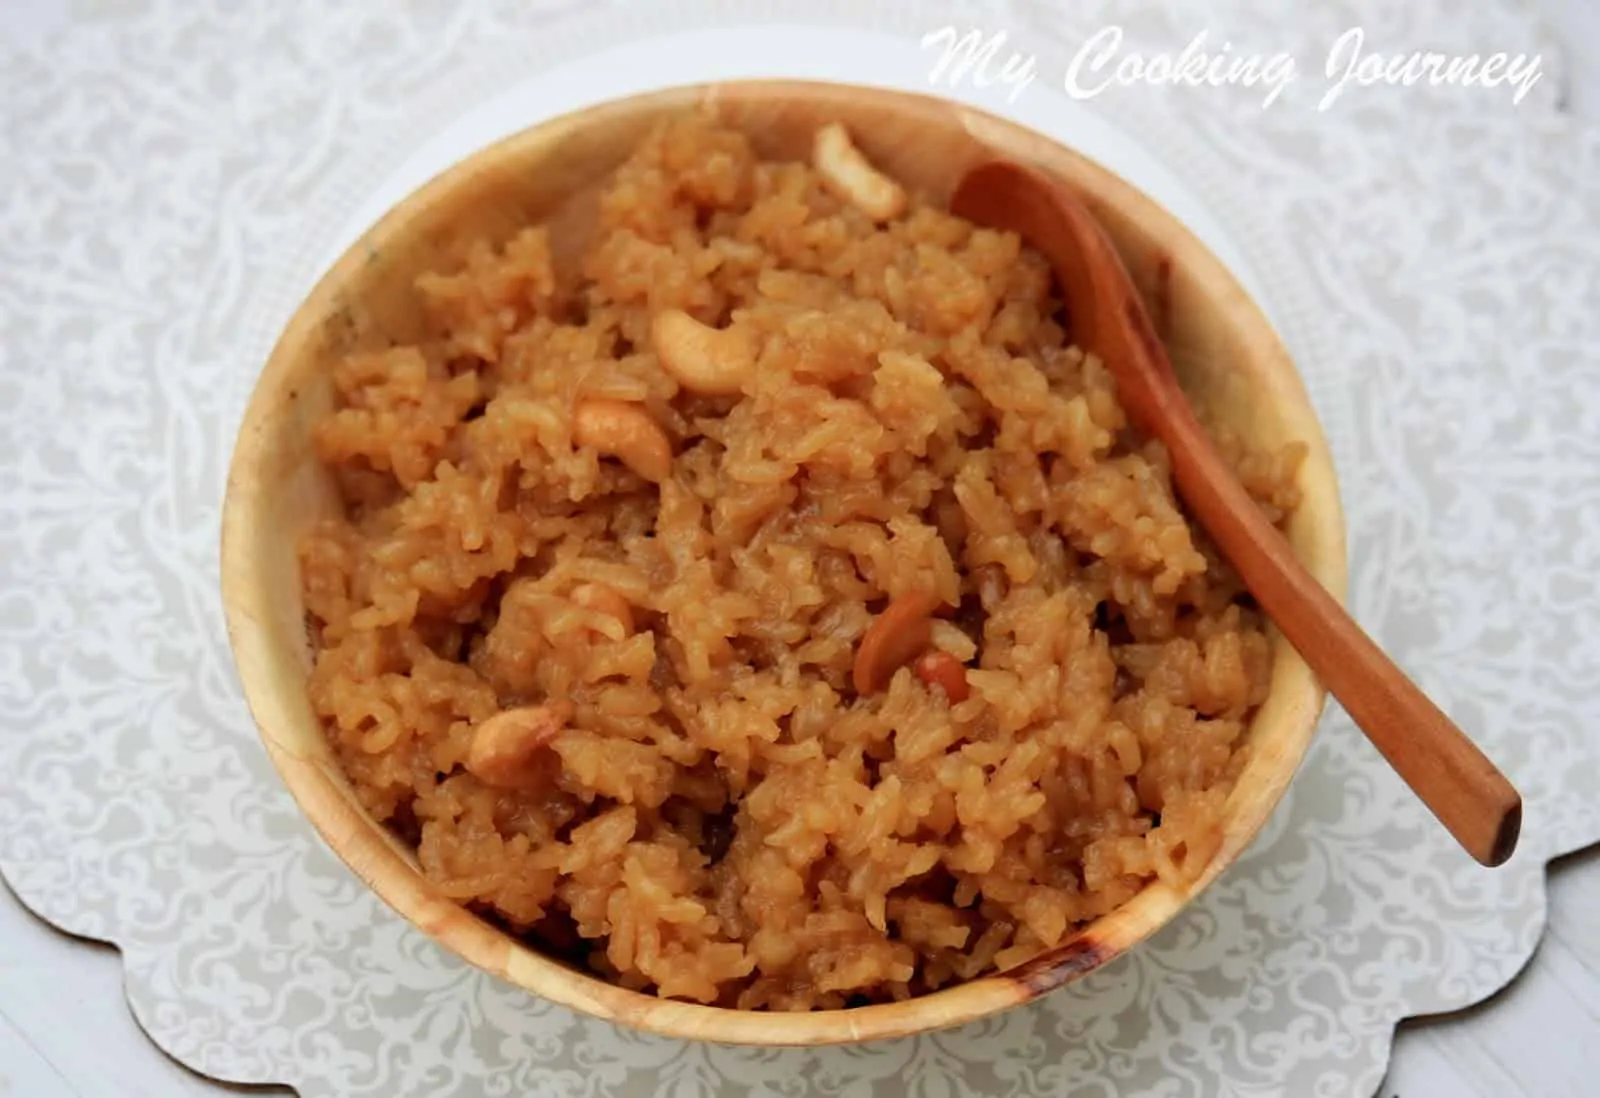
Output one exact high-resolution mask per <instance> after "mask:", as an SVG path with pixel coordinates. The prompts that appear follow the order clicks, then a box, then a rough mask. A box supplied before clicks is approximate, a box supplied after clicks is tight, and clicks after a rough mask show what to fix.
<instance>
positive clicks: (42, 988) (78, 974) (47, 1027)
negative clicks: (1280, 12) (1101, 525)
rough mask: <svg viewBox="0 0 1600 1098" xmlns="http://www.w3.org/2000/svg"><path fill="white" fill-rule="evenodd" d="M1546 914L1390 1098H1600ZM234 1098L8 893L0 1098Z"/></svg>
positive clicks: (1583, 989) (1584, 977) (1596, 901)
mask: <svg viewBox="0 0 1600 1098" xmlns="http://www.w3.org/2000/svg"><path fill="white" fill-rule="evenodd" d="M1546 2H1547V3H1549V4H1551V5H1552V17H1553V18H1555V19H1557V21H1558V23H1559V24H1560V25H1562V26H1563V27H1564V28H1565V29H1566V31H1567V33H1568V35H1569V36H1570V38H1569V49H1571V50H1572V56H1573V64H1572V65H1571V67H1570V71H1571V72H1572V74H1573V83H1572V86H1571V87H1570V88H1569V91H1568V96H1569V103H1570V104H1571V106H1572V107H1573V108H1574V109H1575V110H1576V111H1578V112H1579V113H1580V114H1586V115H1587V116H1589V117H1591V118H1596V119H1597V120H1600V78H1597V77H1596V74H1595V70H1594V69H1593V68H1592V67H1590V66H1588V65H1586V64H1585V62H1587V61H1590V60H1600V10H1596V9H1595V8H1594V7H1592V6H1591V5H1592V0H1546ZM10 3H11V0H0V4H4V5H9V4H10ZM28 6H29V7H30V8H33V9H36V10H43V9H46V8H48V7H50V5H41V4H31V5H28ZM1579 34H1585V35H1586V37H1584V38H1582V39H1579V38H1578V37H1577V36H1578V35H1579ZM1580 41H1581V42H1582V43H1583V45H1584V47H1585V48H1584V49H1579V48H1577V46H1578V43H1579V42H1580ZM1550 906H1551V916H1550V927H1549V930H1548V932H1547V934H1546V938H1545V941H1544V942H1543V944H1542V945H1541V947H1540V950H1539V952H1538V953H1537V954H1536V955H1535V958H1534V960H1533V961H1532V962H1531V964H1530V966H1529V968H1528V970H1527V971H1526V972H1525V973H1524V974H1523V976H1522V977H1520V978H1519V979H1518V980H1517V981H1516V982H1515V983H1513V984H1512V985H1511V986H1510V987H1508V988H1507V989H1506V990H1505V991H1503V992H1502V993H1501V994H1499V995H1497V996H1496V997H1495V998H1494V999H1492V1000H1491V1001H1490V1002H1489V1003H1488V1004H1485V1005H1484V1006H1482V1007H1479V1008H1476V1009H1474V1010H1471V1011H1468V1012H1464V1013H1463V1014H1460V1015H1456V1016H1452V1017H1449V1018H1444V1019H1437V1020H1431V1021H1426V1022H1413V1023H1408V1024H1407V1025H1406V1026H1405V1027H1403V1028H1402V1031H1401V1034H1400V1035H1399V1038H1398V1040H1397V1042H1396V1048H1395V1053H1394V1060H1393V1067H1392V1069H1391V1072H1390V1074H1389V1077H1388V1079H1387V1081H1386V1082H1385V1084H1384V1086H1383V1088H1382V1089H1381V1091H1380V1092H1379V1093H1380V1095H1382V1098H1391V1096H1393V1098H1434V1096H1437V1098H1455V1096H1463V1098H1466V1096H1476V1095H1482V1096H1483V1098H1489V1096H1494V1098H1516V1096H1521V1095H1526V1096H1528V1098H1534V1096H1538V1098H1547V1096H1548V1098H1562V1096H1565V1095H1572V1096H1578V1095H1582V1094H1586V1093H1587V1094H1593V1093H1595V1091H1596V1089H1597V1088H1596V1084H1595V1080H1597V1079H1600V1041H1597V1040H1595V1035H1596V1034H1597V1033H1600V921H1597V918H1596V915H1595V912H1596V911H1600V853H1596V852H1594V851H1591V852H1589V853H1586V854H1582V855H1577V856H1575V857H1573V858H1571V859H1568V860H1567V861H1566V862H1565V863H1563V864H1560V865H1558V866H1557V867H1556V868H1555V870H1554V871H1553V873H1552V877H1551V887H1550ZM227 1093H235V1091H234V1090H233V1089H232V1088H225V1087H220V1086H217V1085H215V1084H212V1083H209V1082H207V1081H204V1080H201V1079H199V1078H197V1077H195V1076H194V1075H192V1074H191V1073H189V1072H187V1071H186V1070H185V1069H183V1068H181V1067H179V1066H178V1065H176V1064H175V1063H173V1062H172V1061H171V1060H169V1059H167V1058H166V1057H165V1056H163V1055H162V1054H161V1053H159V1052H158V1051H157V1050H156V1049H155V1048H154V1047H153V1046H152V1045H150V1044H149V1043H148V1042H146V1041H145V1040H144V1038H143V1037H142V1035H141V1034H140V1033H139V1031H138V1028H137V1026H136V1025H135V1024H134V1022H133V1020H132V1018H131V1017H130V1016H129V1014H128V1012H127V1011H126V1009H125V1008H124V1006H123V1003H122V998H121V989H120V969H119V964H118V958H117V956H116V953H115V951H114V950H112V949H110V948H107V947H103V946H95V945H92V944H89V943H84V942H80V941H77V940H75V939H70V938H67V937H65V936H63V935H59V934H56V933H54V932H53V931H51V930H50V929H49V928H48V927H47V926H45V925H44V924H42V923H40V922H39V921H38V920H36V919H34V918H32V917H31V916H30V915H28V914H27V913H26V912H25V911H24V910H22V908H21V907H20V905H19V904H18V902H17V901H16V899H15V897H14V896H12V895H11V893H10V892H9V891H6V890H5V889H3V888H0V1096H4V1098H12V1096H18V1098H22V1096H26V1098H56V1096H64V1095H76V1096H80V1098H98V1096H101V1095H105V1096H118V1098H121V1096H142V1095H160V1096H166V1095H176V1096H179V1098H188V1096H194V1098H201V1096H205V1095H220V1094H227ZM251 1093H266V1092H264V1091H260V1090H252V1091H251ZM462 1098H470V1096H467V1095H463V1096H462Z"/></svg>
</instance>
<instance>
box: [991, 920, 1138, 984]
mask: <svg viewBox="0 0 1600 1098" xmlns="http://www.w3.org/2000/svg"><path fill="white" fill-rule="evenodd" d="M1114 953H1115V950H1113V949H1112V948H1111V947H1110V946H1108V945H1106V944H1105V943H1103V942H1096V941H1095V940H1094V939H1092V938H1090V937H1089V935H1087V934H1080V935H1078V936H1077V937H1076V938H1073V939H1072V940H1071V941H1069V942H1067V943H1066V944H1065V945H1062V946H1058V947H1057V948H1055V949H1052V950H1051V951H1050V952H1048V953H1045V954H1041V955H1040V956H1038V957H1035V958H1034V959H1033V960H1031V961H1028V962H1026V963H1024V964H1022V965H1020V966H1018V967H1017V968H1014V969H1012V970H1011V971H1010V972H1006V973H1003V974H1002V975H1003V978H1004V979H1007V980H1011V981H1013V982H1015V983H1018V984H1021V985H1022V986H1023V988H1025V989H1026V990H1027V992H1028V998H1030V999H1037V998H1038V997H1039V996H1041V995H1044V994H1045V993H1047V992H1051V991H1054V990H1055V989H1056V988H1058V987H1061V986H1062V985H1064V984H1067V983H1070V982H1072V981H1073V980H1074V979H1076V978H1077V977H1079V976H1082V975H1084V974H1085V973H1088V972H1092V971H1093V970H1095V969H1097V968H1099V967H1100V966H1101V965H1103V964H1105V963H1106V962H1107V961H1109V960H1111V958H1112V956H1113V955H1114Z"/></svg>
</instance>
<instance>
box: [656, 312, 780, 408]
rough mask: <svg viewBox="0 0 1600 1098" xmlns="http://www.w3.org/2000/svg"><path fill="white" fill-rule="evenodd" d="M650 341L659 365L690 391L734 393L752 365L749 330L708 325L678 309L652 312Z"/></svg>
mask: <svg viewBox="0 0 1600 1098" xmlns="http://www.w3.org/2000/svg"><path fill="white" fill-rule="evenodd" d="M650 342H651V343H652V344H653V345H654V346H655V350H656V358H658V359H659V360H660V361H661V368H662V369H663V370H665V371H666V372H667V373H668V374H670V375H671V376H672V379H673V380H674V381H676V382H677V383H678V384H679V385H682V386H683V387H684V388H685V389H688V390H689V391H690V392H692V393H703V394H705V395H708V396H729V395H732V394H734V393H737V392H738V391H739V390H740V388H741V387H742V386H743V385H744V382H745V380H746V379H747V378H749V377H750V375H751V374H752V373H753V372H754V370H755V366H756V342H755V339H754V338H753V337H752V336H751V334H750V333H749V332H747V331H745V330H743V329H741V328H736V327H735V328H711V327H708V326H707V325H704V324H702V323H700V322H699V321H698V320H696V319H695V318H694V317H692V316H690V315H689V314H688V313H686V312H684V311H683V310H682V309H665V310H663V311H662V312H659V313H657V314H656V316H655V319H654V320H652V321H651V322H650Z"/></svg>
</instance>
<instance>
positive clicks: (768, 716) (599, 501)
mask: <svg viewBox="0 0 1600 1098" xmlns="http://www.w3.org/2000/svg"><path fill="white" fill-rule="evenodd" d="M818 148H819V149H821V148H822V144H821V142H819V146H818ZM823 168H824V170H823V171H819V170H818V166H817V164H816V163H813V162H810V161H796V162H777V161H772V160H766V159H763V158H761V157H760V156H758V155H757V154H756V153H755V152H754V151H753V149H752V146H751V144H750V143H749V141H748V140H747V139H746V138H745V137H744V136H742V135H741V134H739V133H737V132H733V131H730V130H728V129H726V128H722V127H721V126H719V125H718V124H717V122H716V121H715V119H713V118H710V117H707V116H704V115H702V114H700V113H690V114H687V115H685V116H683V117H678V118H673V119H671V120H669V121H667V122H665V123H662V124H661V125H659V126H658V127H657V128H656V129H655V130H654V131H653V132H651V134H650V135H649V136H648V138H647V139H645V140H644V141H643V142H642V144H641V145H640V146H639V147H638V148H637V150H636V151H635V152H634V153H633V155H632V156H631V158H630V159H628V160H627V161H626V163H624V164H623V165H622V166H621V167H620V168H619V169H618V170H617V171H616V172H615V173H614V175H613V176H612V177H611V178H610V179H609V180H608V181H607V185H606V187H605V189H604V191H603V193H602V197H601V200H600V203H599V214H598V225H597V229H596V231H595V232H594V234H593V236H592V239H591V240H590V243H589V246H588V249H587V251H586V252H585V253H584V254H583V256H582V261H581V265H580V266H578V267H576V268H575V269H574V271H573V272H572V273H571V274H570V275H564V276H562V277H558V275H557V272H556V267H555V265H554V263H553V259H552V254H551V249H550V244H549V239H548V236H547V231H546V227H543V226H538V225H530V226H527V227H525V228H523V229H522V230H521V231H519V232H517V233H516V234H514V235H512V236H510V238H508V239H503V240H492V241H488V240H484V241H469V242H464V244H463V246H462V248H461V259H460V262H459V263H457V264H455V265H454V266H452V267H451V269H448V270H442V271H438V272H435V273H430V274H427V275H425V276H423V277H422V278H420V279H419V280H418V281H417V284H416V289H417V293H418V298H417V300H418V308H419V309H420V310H424V312H425V315H426V316H427V317H428V319H429V321H430V324H431V330H432V331H433V332H434V335H433V336H432V337H431V338H430V339H428V340H427V341H424V342H422V343H420V344H417V345H412V346H398V347H393V348H389V349H385V350H379V351H370V352H364V353H359V354H352V355H349V356H348V357H346V358H344V359H343V360H341V361H340V362H339V363H338V365H337V366H336V368H335V369H334V370H333V376H332V382H333V386H334V390H335V393H336V407H335V410H334V411H333V412H332V413H331V414H330V415H329V416H328V417H327V418H326V419H325V420H324V421H322V422H321V423H320V424H319V427H318V430H317V434H316V444H317V447H318V454H319V457H320V459H321V460H322V461H323V462H324V463H325V464H326V466H327V467H328V469H329V470H330V471H331V473H332V475H333V476H334V478H335V480H336V483H337V484H338V486H339V488H340V491H341V493H342V495H343V498H344V500H345V503H346V505H347V510H346V514H345V516H344V517H342V518H340V519H338V520H336V521H328V522H325V523H323V524H321V525H320V526H318V527H317V528H316V529H315V530H313V531H312V532H311V534H310V535H309V536H308V537H307V538H306V540H305V541H304V543H303V545H302V547H301V549H302V562H303V574H304V592H305V596H306V603H307V607H308V611H309V619H310V622H311V628H312V638H313V647H314V653H315V663H314V668H313V671H312V675H311V681H310V691H311V698H312V701H313V704H314V706H315V708H316V710H317V712H318V714H319V715H320V717H321V718H322V719H323V721H324V722H325V726H326V729H327V734H328V737H329V739H330V742H331V743H332V746H333V749H334V751H335V753H336V756H337V758H338V759H339V761H340V763H341V765H342V767H343V768H344V770H345V771H346V773H347V774H348V776H349V778H350V779H351V781H352V783H353V785H354V789H355V791H356V793H357V795H358V796H359V798H360V801H361V803H362V804H363V805H364V806H365V807H366V808H367V809H368V810H369V811H370V812H371V813H372V814H373V815H374V816H376V817H377V818H378V819H380V820H382V821H384V822H386V823H387V824H388V825H390V826H391V827H392V828H394V829H395V830H396V831H397V833H399V834H400V835H402V836H403V837H404V838H405V839H406V840H407V841H408V842H410V843H412V844H414V846H415V848H416V850H417V854H418V857H419V860H420V863H421V866H422V869H423V871H424V872H425V873H426V875H427V877H428V878H429V879H430V880H431V881H432V882H434V884H435V885H436V886H437V887H438V888H439V889H440V890H442V891H443V893H444V894H446V895H448V896H450V897H452V898H454V899H455V900H457V901H459V902H460V903H461V904H463V905H466V906H468V907H469V908H471V909H473V910H475V911H478V912H480V913H482V914H483V915H484V916H486V917H488V918H490V919H492V920H494V921H495V922H497V923H498V924H499V925H501V926H502V927H504V928H506V929H507V930H508V931H510V932H512V933H514V934H517V935H520V936H522V937H523V938H524V939H525V940H527V941H529V942H530V943H532V944H534V945H536V946H537V947H538V948H541V949H543V950H546V951H547V952H550V953H552V954H554V955H557V956H560V957H563V958H566V959H569V960H570V961H571V962H572V963H574V964H577V965H581V966H585V967H587V968H588V969H589V970H590V971H592V972H595V973H597V974H599V975H601V976H602V977H604V978H606V979H608V980H611V981H613V982H615V983H618V984H620V985H622V986H625V987H629V988H634V989H638V990H641V991H646V992H649V993H653V994H657V995H661V996H666V997H673V998H679V999H684V1000H690V1001H695V1002H701V1003H712V1004H718V1005H723V1006H733V1007H739V1008H746V1009H769V1010H809V1009H822V1008H839V1007H846V1006H853V1005H857V1004H861V1003H866V1002H877V1001H886V1000H895V999H903V998H906V997H908V996H912V995H916V994H920V993H923V992H926V991H929V990H932V989H936V988H939V987H942V986H945V985H948V984H951V983H954V982H958V981H963V980H967V979H971V978H973V977H975V976H978V975H980V974H983V973H987V972H993V971H996V970H1004V969H1006V968H1008V967H1010V966H1013V965H1015V964H1017V963H1019V962H1021V961H1024V960H1026V959H1028V958H1030V957H1033V956H1035V955H1037V954H1038V953H1040V952H1041V951H1044V950H1046V949H1049V948H1050V947H1052V946H1054V945H1056V944H1058V943H1060V942H1061V941H1063V940H1064V939H1065V938H1066V937H1067V936H1068V935H1069V934H1070V933H1071V932H1072V931H1073V930H1074V929H1075V928H1076V927H1078V926H1080V925H1082V924H1083V923H1085V922H1087V921H1089V920H1092V919H1094V918H1095V917H1097V916H1099V915H1102V914H1105V913H1106V912H1109V911H1111V910H1112V909H1113V908H1116V907H1117V906H1118V905H1120V904H1122V903H1124V902H1125V901H1127V900H1128V899H1129V898H1131V897H1132V896H1133V895H1134V894H1135V893H1137V892H1138V891H1139V890H1140V889H1141V888H1143V887H1144V886H1146V885H1147V884H1149V883H1150V882H1152V881H1156V880H1164V881H1169V882H1172V883H1173V884H1179V885H1181V884H1182V883H1183V882H1185V881H1186V880H1188V879H1191V877H1192V875H1193V874H1195V873H1198V872H1199V871H1200V870H1201V869H1202V868H1203V867H1204V866H1205V864H1206V862H1207V860H1208V859H1209V858H1210V857H1211V855H1212V854H1213V853H1214V851H1215V849H1216V846H1217V843H1218V839H1219V821H1220V819H1221V812H1222V806H1223V802H1224V799H1225V798H1226V796H1227V794H1228V791H1229V789H1230V788H1231V784H1232V782H1233V781H1234V779H1235V778H1236V776H1237V774H1238V772H1239V770H1240V768H1241V767H1242V766H1243V764H1244V761H1245V759H1244V755H1245V752H1244V751H1243V750H1242V749H1241V748H1240V743H1241V739H1242V734H1243V732H1244V729H1245V728H1246V726H1247V723H1248V721H1249V718H1250V716H1251V714H1252V712H1253V711H1254V709H1255V707H1257V706H1258V705H1259V704H1260V703H1261V701H1262V700H1263V698H1264V696H1265V693H1266V688H1267V683H1268V679H1269V675H1270V671H1271V653H1270V649H1269V646H1268V642H1267V639H1266V636H1265V633H1264V625H1263V620H1262V618H1261V617H1260V615H1259V613H1258V612H1257V611H1256V610H1255V609H1254V608H1253V606H1252V604H1251V602H1250V600H1249V599H1248V597H1247V596H1246V595H1245V594H1244V593H1243V591H1242V589H1241V587H1240V585H1239V583H1238V581H1237V579H1236V578H1235V576H1234V575H1233V573H1232V572H1231V571H1230V569H1229V568H1228V567H1227V566H1226V565H1225V563H1224V562H1222V561H1221V560H1219V558H1218V556H1217V554H1216V552H1215V550H1214V548H1213V547H1212V546H1211V545H1210V544H1209V543H1208V542H1207V540H1206V539H1205V537H1204V536H1203V535H1202V534H1201V533H1200V532H1199V531H1198V529H1197V528H1196V527H1195V526H1194V525H1193V524H1192V523H1191V522H1190V521H1189V520H1188V518H1187V517H1186V515H1185V513H1184V511H1183V509H1182V507H1181V506H1180V504H1179V503H1178V502H1177V501H1176V500H1175V497H1174V493H1173V489H1172V487H1171V484H1170V479H1169V476H1168V469H1167V463H1166V460H1165V457H1164V454H1163V451H1162V450H1161V448H1160V446H1159V445H1157V444H1155V443H1151V442H1147V441H1145V440H1143V439H1141V438H1140V436H1139V435H1138V434H1137V433H1135V432H1134V431H1133V430H1132V429H1131V428H1130V427H1129V426H1128V424H1127V423H1126V421H1125V418H1124V413H1123V411H1122V409H1121V407H1120V406H1119V404H1118V401H1117V397H1116V393H1115V391H1114V387H1113V384H1112V380H1111V378H1110V376H1109V374H1108V372H1107V370H1106V368H1105V367H1104V366H1103V365H1102V364H1101V363H1100V362H1098V361H1097V360H1096V359H1095V358H1094V357H1092V356H1088V355H1085V354H1083V353H1081V352H1080V351H1079V350H1077V349H1075V348H1074V347H1073V346H1071V345H1070V342H1069V340H1068V332H1067V331H1066V329H1065V326H1064V325H1065V323H1066V321H1065V319H1064V313H1063V311H1062V309H1061V305H1060V302H1059V301H1058V300H1056V298H1055V297H1054V294H1055V290H1054V288H1053V286H1052V280H1051V278H1050V275H1049V271H1048V269H1047V267H1046V265H1045V263H1044V261H1043V260H1042V259H1041V257H1040V256H1039V255H1037V254H1036V253H1034V252H1033V251H1031V250H1030V249H1028V248H1027V247H1025V246H1022V245H1021V244H1020V242H1019V241H1018V239H1017V238H1016V237H1015V236H1014V235H1010V234H1006V233H1001V232H995V231H990V230H986V229H980V228H975V227H974V226H972V225H970V224H968V223H966V222H963V221H961V220H959V219H957V218H955V217H953V216H951V215H950V214H949V213H947V212H945V211H944V210H942V209H941V208H939V207H937V206H935V205H932V204H930V203H929V202H928V201H927V200H926V199H925V198H924V197H922V196H919V195H917V194H914V193H909V194H901V195H898V196H895V195H893V194H892V193H890V195H889V196H890V197H891V198H894V197H898V199H899V200H898V201H895V202H893V203H892V206H891V207H890V208H877V209H874V208H873V204H872V203H862V204H859V205H858V204H857V203H854V202H852V201H851V193H850V190H849V187H848V185H841V182H840V180H839V179H838V178H832V177H830V176H829V175H828V173H827V171H826V170H825V169H826V165H823ZM884 193H885V192H882V191H880V194H879V197H883V194H884ZM879 206H880V207H882V203H879ZM1216 437H1217V440H1218V442H1219V445H1221V446H1222V447H1223V448H1224V450H1225V452H1226V453H1227V454H1228V455H1229V458H1230V460H1231V461H1232V462H1233V464H1234V466H1235V467H1236V468H1237V469H1238V470H1239V471H1240V474H1241V476H1242V477H1243V479H1244V481H1245V483H1246V485H1247V487H1248V488H1249V489H1250V491H1251V493H1252V495H1253V496H1254V497H1255V498H1256V500H1257V501H1258V502H1259V503H1260V505H1261V506H1262V507H1263V508H1264V509H1265V511H1266V512H1267V513H1268V514H1269V515H1270V516H1271V517H1272V518H1273V520H1274V521H1279V520H1281V519H1282V518H1283V516H1284V515H1285V514H1286V513H1287V512H1288V511H1289V510H1290V509H1291V508H1293V506H1294V505H1295V503H1296V501H1297V494H1296V490H1295V487H1294V484H1293V478H1294V472H1295V469H1296V466H1297V463H1298V461H1299V460H1300V457H1301V451H1300V450H1299V448H1298V447H1291V448H1288V449H1286V450H1284V451H1283V452H1272V453H1265V452H1252V451H1250V450H1248V449H1247V448H1245V447H1243V446H1242V445H1240V444H1239V443H1238V442H1237V440H1234V439H1231V438H1228V437H1226V436H1223V435H1221V434H1220V433H1219V434H1217V436H1216Z"/></svg>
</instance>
